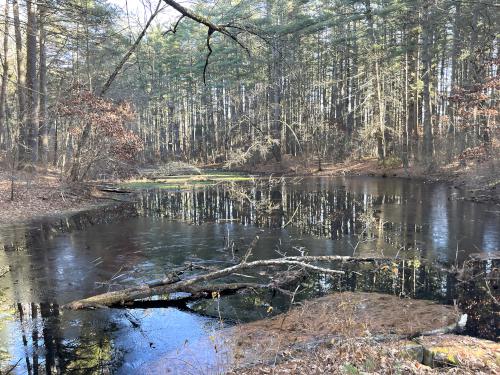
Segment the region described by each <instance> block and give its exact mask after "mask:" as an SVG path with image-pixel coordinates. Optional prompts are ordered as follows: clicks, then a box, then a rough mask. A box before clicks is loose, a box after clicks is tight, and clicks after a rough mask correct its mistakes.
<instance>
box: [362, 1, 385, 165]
mask: <svg viewBox="0 0 500 375" xmlns="http://www.w3.org/2000/svg"><path fill="white" fill-rule="evenodd" d="M365 13H366V20H367V21H368V34H369V35H368V37H369V39H370V42H371V43H372V47H373V48H372V56H371V60H372V61H371V66H372V75H373V79H374V80H375V85H374V86H375V87H374V89H375V95H376V96H375V97H376V101H377V102H376V103H375V104H374V106H373V109H374V117H375V121H376V122H377V123H378V129H377V153H378V157H379V159H381V160H383V159H384V158H385V151H386V140H385V120H384V117H385V116H384V108H385V104H384V99H383V98H382V87H381V82H380V81H381V77H380V61H379V52H378V47H377V38H376V36H375V27H374V22H373V12H372V7H371V1H370V0H365Z"/></svg>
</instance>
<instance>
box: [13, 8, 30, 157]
mask: <svg viewBox="0 0 500 375" xmlns="http://www.w3.org/2000/svg"><path fill="white" fill-rule="evenodd" d="M12 11H13V16H14V34H15V39H16V63H17V120H18V127H19V147H17V148H18V154H19V159H20V160H22V161H25V160H26V158H27V155H28V152H27V151H28V150H29V144H28V132H27V129H26V121H25V119H26V88H25V81H24V79H25V76H26V74H25V71H24V59H23V40H22V34H21V21H20V19H19V2H18V0H12Z"/></svg>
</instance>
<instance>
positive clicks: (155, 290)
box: [63, 257, 344, 310]
mask: <svg viewBox="0 0 500 375" xmlns="http://www.w3.org/2000/svg"><path fill="white" fill-rule="evenodd" d="M298 259H299V258H297V257H292V258H287V257H285V258H279V259H270V260H257V261H253V262H246V261H243V262H242V263H239V264H237V265H234V266H231V267H227V268H224V269H221V270H217V271H213V272H208V273H205V274H202V275H197V276H193V277H191V278H189V279H186V280H180V279H179V275H178V274H171V275H169V276H167V277H166V278H165V279H163V280H162V281H160V282H156V283H153V284H144V285H140V286H137V287H132V288H127V289H123V290H118V291H113V292H108V293H103V294H99V295H96V296H93V297H88V298H85V299H81V300H78V301H74V302H71V303H68V304H66V305H64V306H63V307H64V308H66V309H70V310H80V309H88V308H102V307H111V306H116V305H125V304H126V303H127V302H131V301H134V300H140V299H144V298H149V297H153V296H158V295H164V294H170V293H180V292H184V293H191V292H192V291H193V286H194V285H195V284H203V283H206V282H208V281H212V280H216V279H220V278H222V277H225V276H229V275H232V274H234V273H237V272H239V271H242V270H248V269H252V268H260V267H272V266H295V267H299V268H301V269H306V270H309V271H313V272H318V273H326V274H330V275H342V274H344V271H339V270H333V269H329V268H322V267H318V266H314V265H312V264H309V263H305V262H301V261H299V260H298ZM307 260H309V261H313V260H314V257H307ZM204 288H205V289H206V286H205V287H204Z"/></svg>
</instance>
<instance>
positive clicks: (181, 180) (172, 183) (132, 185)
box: [121, 172, 252, 190]
mask: <svg viewBox="0 0 500 375" xmlns="http://www.w3.org/2000/svg"><path fill="white" fill-rule="evenodd" d="M251 180H252V177H249V176H245V175H241V174H235V173H224V172H211V173H207V174H203V175H191V176H171V177H168V178H162V179H158V180H155V181H151V180H130V181H127V182H124V183H122V184H121V187H122V188H125V189H164V190H179V189H190V188H193V187H196V186H210V185H215V184H217V183H220V182H244V181H251Z"/></svg>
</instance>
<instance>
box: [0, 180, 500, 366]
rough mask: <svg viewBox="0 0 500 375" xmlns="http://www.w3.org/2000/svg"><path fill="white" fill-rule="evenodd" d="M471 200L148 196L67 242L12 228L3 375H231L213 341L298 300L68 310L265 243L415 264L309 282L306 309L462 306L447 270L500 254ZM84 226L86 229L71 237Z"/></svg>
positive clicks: (268, 247)
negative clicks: (342, 300) (330, 299)
mask: <svg viewBox="0 0 500 375" xmlns="http://www.w3.org/2000/svg"><path fill="white" fill-rule="evenodd" d="M462 198H463V196H462V195H461V192H460V191H458V190H456V189H454V188H453V187H450V186H447V185H444V184H429V183H424V182H416V181H410V180H404V179H384V178H366V177H350V178H347V177H346V178H304V179H301V180H298V179H286V180H273V181H269V180H268V179H256V180H255V181H253V182H252V181H246V182H240V183H238V184H232V185H228V184H220V185H216V186H202V187H197V188H188V189H182V188H179V189H177V188H175V189H153V190H147V191H146V190H145V191H143V192H141V193H139V194H138V197H137V201H136V202H135V203H134V204H133V209H130V210H128V211H127V212H125V213H124V214H123V215H121V216H118V217H116V218H114V219H113V220H101V222H100V223H97V224H95V225H91V226H85V227H84V228H82V229H78V228H79V226H78V225H75V227H76V228H77V229H76V230H75V229H74V230H71V231H67V232H64V233H63V232H61V231H60V230H59V229H58V227H55V226H52V225H49V224H47V223H48V222H49V221H54V219H50V220H49V219H47V220H46V221H44V220H41V221H37V222H33V223H30V224H29V225H21V224H15V225H11V226H7V227H4V228H2V229H0V269H1V267H2V266H9V267H10V272H8V273H7V274H5V275H4V276H3V277H1V278H0V301H1V306H2V307H1V308H0V317H1V321H0V364H3V366H2V365H0V369H6V368H7V369H8V368H10V367H11V366H13V365H16V367H15V368H14V370H13V371H12V373H19V374H24V373H33V374H36V373H57V372H70V371H74V372H76V373H94V372H102V373H135V372H144V371H145V369H147V368H148V364H149V363H153V362H155V363H157V362H158V361H163V362H164V363H166V364H168V365H165V366H166V368H169V369H171V370H172V371H174V372H175V371H178V372H190V373H206V372H209V371H213V372H216V371H217V369H220V368H221V366H222V367H223V363H221V359H220V357H219V356H218V355H217V353H215V351H216V350H215V349H214V346H213V345H210V338H211V337H213V335H214V333H215V332H216V331H217V330H218V329H220V327H221V326H223V325H227V324H233V323H234V322H238V321H249V320H255V319H259V318H263V317H266V316H269V314H270V309H269V306H272V307H273V312H272V313H273V314H276V313H279V312H280V311H283V309H285V308H287V306H288V303H289V297H287V296H286V295H279V294H278V295H266V294H264V295H244V296H239V295H235V296H230V297H223V298H221V299H220V300H219V299H217V300H207V301H202V302H199V303H193V304H188V305H185V306H177V307H161V308H134V309H128V310H126V309H100V310H94V311H66V310H64V311H63V310H62V309H60V306H61V305H63V304H65V303H68V302H70V301H72V300H75V299H79V298H83V297H87V296H90V295H93V294H97V293H101V292H105V291H108V290H113V289H116V288H120V287H123V286H130V285H134V284H138V283H141V282H145V281H151V280H156V279H160V278H162V277H164V275H165V274H166V273H167V272H168V270H169V269H172V268H173V267H175V266H178V265H182V264H183V263H184V262H200V263H205V264H209V265H221V266H224V265H227V264H230V263H231V262H232V261H234V260H235V259H237V258H239V257H241V255H242V254H243V253H244V252H245V251H246V247H247V246H248V244H249V243H250V242H251V241H252V240H253V239H254V238H255V236H257V235H258V236H259V238H260V239H259V241H258V242H257V246H256V248H255V249H254V251H253V255H252V259H264V258H275V257H279V256H280V254H284V253H286V254H293V255H300V254H301V253H307V254H310V255H323V254H326V255H334V254H335V255H336V254H340V255H353V254H354V255H363V254H370V255H373V254H378V255H383V256H386V257H394V258H396V257H397V258H401V257H404V258H406V259H407V262H406V264H404V263H403V264H402V266H401V265H400V264H399V263H398V265H397V266H396V267H397V270H398V272H396V274H397V275H396V276H395V273H394V272H392V271H391V270H394V265H391V266H390V267H389V268H390V270H389V272H385V268H384V267H379V268H378V269H377V270H368V269H364V270H357V271H356V272H351V273H347V274H346V276H345V277H342V278H341V279H340V280H332V279H330V278H329V277H327V276H314V277H310V278H308V279H307V280H306V281H303V282H302V283H301V288H300V291H299V296H298V299H300V298H307V297H311V296H314V295H318V294H321V293H324V292H326V291H329V290H339V289H344V290H368V291H373V290H377V291H384V292H388V293H395V294H398V295H404V296H411V297H418V298H430V299H436V300H440V301H442V302H446V303H452V302H453V300H454V299H456V298H457V290H456V280H455V279H454V278H453V274H450V273H449V272H445V271H443V268H445V267H449V266H453V265H460V264H461V263H462V262H463V261H464V260H465V259H466V258H467V257H468V256H469V255H470V254H473V253H483V254H488V253H491V254H493V253H494V252H495V251H497V250H498V249H500V208H499V207H498V206H493V205H487V204H479V203H472V202H468V201H465V200H463V199H462ZM72 220H73V221H75V220H81V217H80V216H77V217H73V218H64V219H60V220H59V224H60V223H64V225H65V226H71V225H72V224H71V221H72ZM88 221H90V222H98V221H97V220H88ZM417 260H418V262H417ZM431 263H432V264H433V265H436V266H432V267H431V266H429V264H431ZM486 267H489V268H491V264H489V265H487V266H486ZM374 272H379V276H378V277H377V278H375V277H373V275H374ZM405 272H406V273H405ZM207 343H208V344H207ZM146 372H147V371H146Z"/></svg>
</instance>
